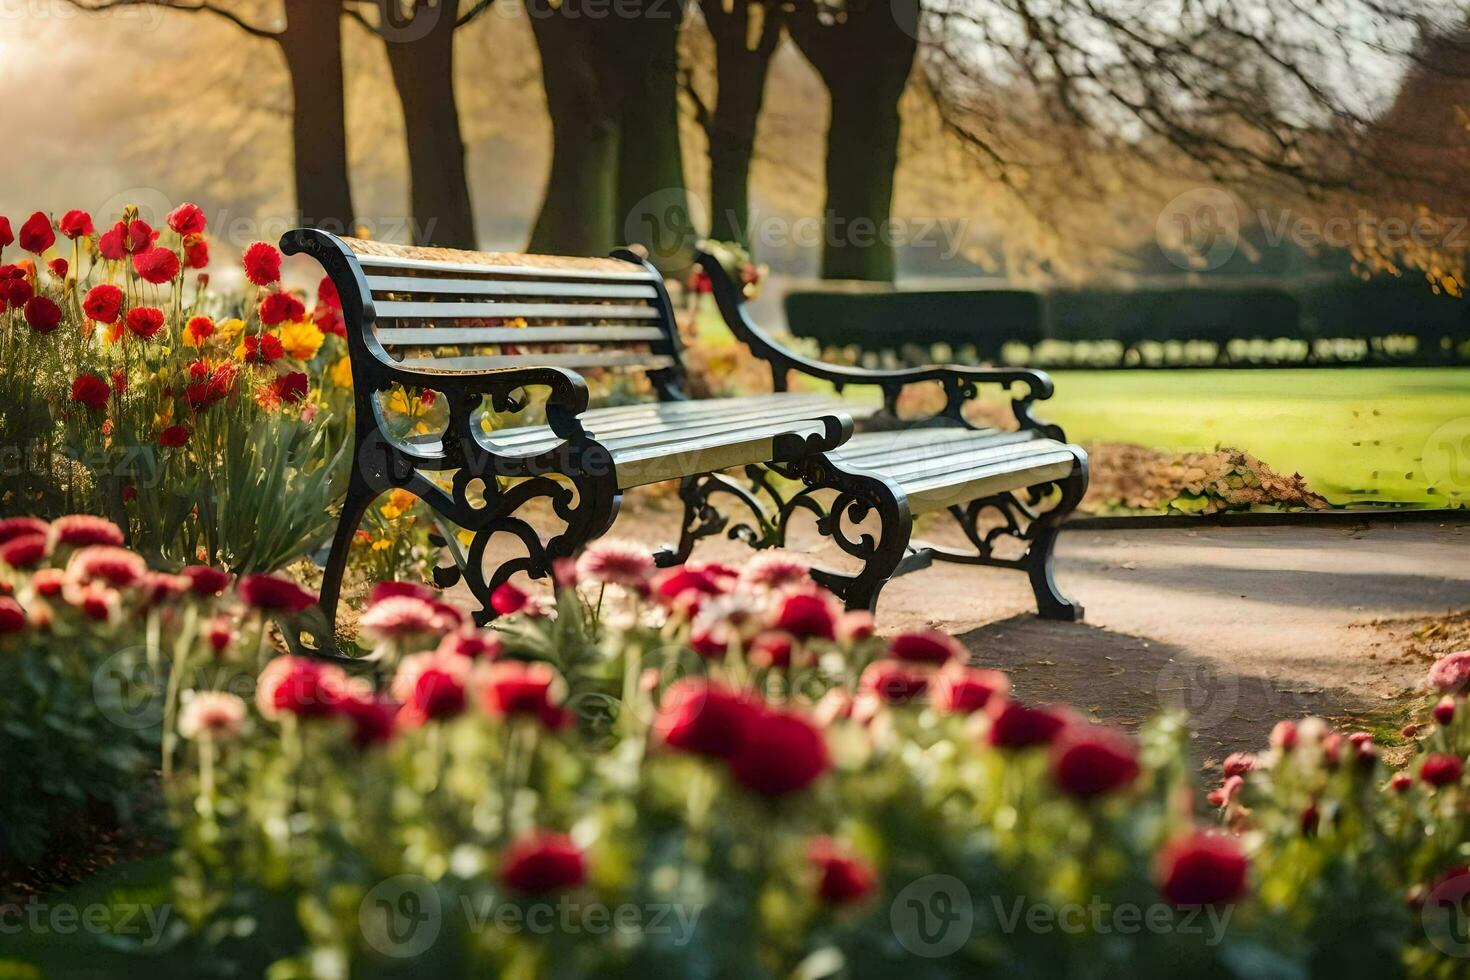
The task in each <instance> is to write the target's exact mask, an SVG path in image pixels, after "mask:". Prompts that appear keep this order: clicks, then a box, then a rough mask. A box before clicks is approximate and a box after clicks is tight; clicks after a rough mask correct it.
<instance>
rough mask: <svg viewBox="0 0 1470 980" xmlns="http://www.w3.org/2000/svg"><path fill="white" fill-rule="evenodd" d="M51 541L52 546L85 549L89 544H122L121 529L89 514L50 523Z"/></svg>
mask: <svg viewBox="0 0 1470 980" xmlns="http://www.w3.org/2000/svg"><path fill="white" fill-rule="evenodd" d="M50 535H51V541H52V544H54V545H66V546H67V547H71V548H85V547H86V546H87V545H89V544H116V545H120V544H122V543H123V533H122V528H120V527H118V526H117V525H116V524H114V523H112V522H111V521H109V520H107V519H106V518H105V517H93V516H92V515H91V514H69V515H67V516H66V517H58V518H57V519H56V520H54V521H52V522H51V528H50Z"/></svg>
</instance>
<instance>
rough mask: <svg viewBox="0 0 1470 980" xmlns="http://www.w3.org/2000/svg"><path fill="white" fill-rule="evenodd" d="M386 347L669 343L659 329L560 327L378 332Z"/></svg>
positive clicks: (429, 329) (426, 329) (396, 329)
mask: <svg viewBox="0 0 1470 980" xmlns="http://www.w3.org/2000/svg"><path fill="white" fill-rule="evenodd" d="M377 337H378V343H380V344H382V345H383V346H384V347H411V346H426V347H449V346H453V345H456V344H468V345H474V344H613V343H625V344H626V343H643V344H656V343H659V342H660V341H663V340H666V339H667V338H666V337H665V336H664V332H663V330H662V329H660V328H659V327H612V326H606V327H604V326H598V325H597V324H595V323H592V324H586V325H581V326H560V327H385V328H382V329H380V330H378V331H377Z"/></svg>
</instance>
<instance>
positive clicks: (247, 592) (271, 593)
mask: <svg viewBox="0 0 1470 980" xmlns="http://www.w3.org/2000/svg"><path fill="white" fill-rule="evenodd" d="M236 591H237V592H239V594H240V598H241V599H243V600H244V601H245V604H246V605H247V606H251V607H253V608H255V609H264V610H268V611H271V612H293V613H294V612H301V610H303V609H306V608H308V607H310V606H313V605H315V604H316V596H315V595H313V594H312V593H310V592H308V591H306V590H305V589H303V588H302V587H301V586H299V585H297V584H296V583H295V582H292V581H291V580H290V579H284V578H278V577H276V576H274V575H247V576H245V577H244V578H242V579H241V580H240V584H239V586H238V587H237V588H236Z"/></svg>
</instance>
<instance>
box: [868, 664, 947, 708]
mask: <svg viewBox="0 0 1470 980" xmlns="http://www.w3.org/2000/svg"><path fill="white" fill-rule="evenodd" d="M931 674H932V670H930V669H928V668H926V667H922V666H915V665H914V664H909V663H905V662H903V661H902V660H875V661H873V662H872V663H870V664H868V666H867V667H866V668H865V669H864V670H863V675H862V677H861V678H859V680H858V684H859V687H860V688H861V689H862V690H863V691H864V692H865V693H868V694H872V695H874V696H876V697H877V698H878V699H879V700H880V701H882V702H883V703H884V704H907V703H908V702H910V701H912V700H913V699H914V698H917V697H919V696H920V695H922V694H923V693H924V692H925V691H927V690H929V679H930V676H931Z"/></svg>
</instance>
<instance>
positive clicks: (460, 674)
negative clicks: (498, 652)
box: [392, 651, 472, 728]
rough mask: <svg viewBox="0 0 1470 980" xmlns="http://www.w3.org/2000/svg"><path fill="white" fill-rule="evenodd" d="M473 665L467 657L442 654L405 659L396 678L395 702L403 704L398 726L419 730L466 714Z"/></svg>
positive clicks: (394, 680)
mask: <svg viewBox="0 0 1470 980" xmlns="http://www.w3.org/2000/svg"><path fill="white" fill-rule="evenodd" d="M471 664H472V661H470V660H467V659H465V658H464V657H461V656H457V655H455V654H451V653H441V652H439V651H435V652H433V653H416V654H414V655H413V656H411V657H405V658H404V659H403V662H402V663H401V664H399V665H398V672H397V673H395V674H394V675H393V685H392V692H393V700H395V701H397V702H399V703H400V704H402V705H403V707H402V708H401V709H400V710H399V712H398V723H399V724H400V725H401V726H403V727H405V728H417V727H419V726H421V725H423V724H424V723H426V722H430V721H438V720H441V719H444V718H452V717H454V716H455V715H458V714H461V713H463V712H464V709H465V704H466V701H467V698H466V694H465V689H466V687H467V685H468V684H469V677H470V667H471Z"/></svg>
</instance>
